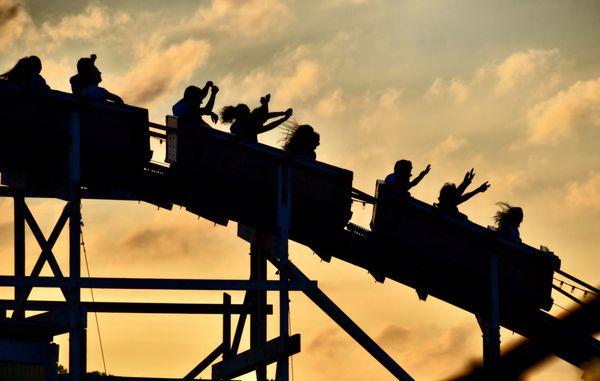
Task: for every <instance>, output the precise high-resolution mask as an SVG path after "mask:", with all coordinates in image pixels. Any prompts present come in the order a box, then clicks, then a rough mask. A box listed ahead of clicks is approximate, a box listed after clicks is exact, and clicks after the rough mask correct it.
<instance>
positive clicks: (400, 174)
mask: <svg viewBox="0 0 600 381" xmlns="http://www.w3.org/2000/svg"><path fill="white" fill-rule="evenodd" d="M412 168H413V167H412V162H411V161H410V160H398V161H397V162H396V164H395V165H394V172H393V173H390V174H389V175H387V176H386V178H385V181H384V182H385V184H387V185H390V186H391V187H393V189H395V190H397V191H398V192H399V193H401V194H403V195H407V196H410V192H409V191H410V189H411V188H412V187H414V186H416V185H417V184H419V183H420V182H421V180H423V178H424V177H425V176H426V175H427V174H428V173H429V171H430V170H431V165H430V164H427V167H426V168H425V169H424V170H423V171H421V173H419V175H418V176H417V177H415V178H414V179H413V180H412V181H411V180H410V178H411V176H412Z"/></svg>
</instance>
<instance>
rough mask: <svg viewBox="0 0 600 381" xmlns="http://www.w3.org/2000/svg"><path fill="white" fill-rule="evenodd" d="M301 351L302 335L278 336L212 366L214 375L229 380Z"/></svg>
mask: <svg viewBox="0 0 600 381" xmlns="http://www.w3.org/2000/svg"><path fill="white" fill-rule="evenodd" d="M299 352H300V335H292V336H289V337H277V338H275V339H273V340H269V341H267V342H266V343H265V344H263V345H262V346H260V347H256V348H254V349H250V350H247V351H244V352H241V353H239V354H237V355H235V356H234V357H232V358H230V359H228V360H223V361H221V362H219V363H216V364H214V365H213V366H212V377H213V378H214V379H217V380H229V379H231V378H233V377H239V376H241V375H244V374H246V373H249V372H251V371H253V370H255V369H256V368H258V367H259V366H264V365H268V364H272V363H274V362H276V361H277V360H279V359H280V358H283V357H288V356H291V355H294V354H296V353H299Z"/></svg>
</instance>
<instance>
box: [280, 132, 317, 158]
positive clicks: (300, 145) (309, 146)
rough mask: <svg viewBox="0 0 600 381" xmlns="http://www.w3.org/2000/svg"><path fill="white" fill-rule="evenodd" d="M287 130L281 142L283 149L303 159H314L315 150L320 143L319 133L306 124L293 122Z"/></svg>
mask: <svg viewBox="0 0 600 381" xmlns="http://www.w3.org/2000/svg"><path fill="white" fill-rule="evenodd" d="M289 130H290V131H289V132H288V134H287V136H286V138H285V141H284V144H283V149H284V151H286V152H289V153H292V154H294V155H296V156H299V157H301V158H303V159H307V160H316V159H317V153H316V152H315V151H316V149H317V147H318V146H319V145H320V144H321V137H320V135H319V134H318V133H316V132H315V130H314V129H313V128H312V127H311V126H309V125H308V124H301V125H298V124H296V123H294V124H293V125H292V126H291V127H289Z"/></svg>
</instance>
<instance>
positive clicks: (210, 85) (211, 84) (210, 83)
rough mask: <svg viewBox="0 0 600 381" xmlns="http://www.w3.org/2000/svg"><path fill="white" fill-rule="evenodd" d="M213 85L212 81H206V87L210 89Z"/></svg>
mask: <svg viewBox="0 0 600 381" xmlns="http://www.w3.org/2000/svg"><path fill="white" fill-rule="evenodd" d="M213 85H214V84H213V81H207V82H206V87H212V86H213Z"/></svg>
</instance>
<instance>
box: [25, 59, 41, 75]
mask: <svg viewBox="0 0 600 381" xmlns="http://www.w3.org/2000/svg"><path fill="white" fill-rule="evenodd" d="M28 59H29V64H30V65H31V71H32V73H34V74H40V73H41V72H42V60H40V57H38V56H29V57H28Z"/></svg>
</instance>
